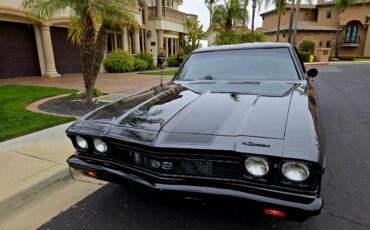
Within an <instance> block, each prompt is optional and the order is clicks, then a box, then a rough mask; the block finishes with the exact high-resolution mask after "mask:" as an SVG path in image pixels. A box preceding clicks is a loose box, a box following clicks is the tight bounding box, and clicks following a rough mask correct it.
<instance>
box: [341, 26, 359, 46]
mask: <svg viewBox="0 0 370 230" xmlns="http://www.w3.org/2000/svg"><path fill="white" fill-rule="evenodd" d="M357 32H358V25H356V24H350V25H348V26H347V29H346V36H345V38H344V42H345V43H356V41H357Z"/></svg>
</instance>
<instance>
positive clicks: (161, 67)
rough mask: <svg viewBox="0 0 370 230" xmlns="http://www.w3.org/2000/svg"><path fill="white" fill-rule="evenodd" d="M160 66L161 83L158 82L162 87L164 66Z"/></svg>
mask: <svg viewBox="0 0 370 230" xmlns="http://www.w3.org/2000/svg"><path fill="white" fill-rule="evenodd" d="M160 68H161V84H160V86H161V88H162V89H163V69H164V67H162V66H161V67H160Z"/></svg>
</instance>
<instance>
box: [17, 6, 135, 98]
mask: <svg viewBox="0 0 370 230" xmlns="http://www.w3.org/2000/svg"><path fill="white" fill-rule="evenodd" d="M22 7H23V9H25V10H26V11H27V12H28V13H29V16H30V17H31V18H32V19H33V20H35V21H37V22H45V21H48V20H50V19H51V18H52V17H53V16H54V15H55V14H57V13H60V12H64V11H65V10H66V9H69V10H70V22H69V25H68V39H69V40H70V41H71V42H72V43H74V44H77V45H78V46H79V49H80V59H81V69H82V74H83V79H84V85H85V92H86V103H87V104H91V103H92V98H93V90H94V86H95V81H96V78H97V76H98V73H99V69H100V65H101V63H102V62H103V58H104V55H105V52H106V47H107V30H108V29H113V30H114V29H118V28H123V27H125V26H132V27H133V28H134V29H137V28H138V26H137V22H136V20H135V18H134V16H133V14H132V13H131V12H134V10H135V9H136V1H135V0H23V3H22Z"/></svg>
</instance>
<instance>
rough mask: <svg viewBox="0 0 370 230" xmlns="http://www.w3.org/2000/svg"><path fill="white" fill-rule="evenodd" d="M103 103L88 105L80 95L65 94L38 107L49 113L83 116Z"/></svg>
mask: <svg viewBox="0 0 370 230" xmlns="http://www.w3.org/2000/svg"><path fill="white" fill-rule="evenodd" d="M102 105H104V103H100V102H97V103H95V104H94V105H92V106H88V105H86V104H85V102H84V101H83V100H81V99H80V98H78V97H72V96H65V97H60V98H56V99H52V100H49V101H47V102H44V103H42V104H40V105H39V106H38V109H40V110H42V111H45V112H49V113H56V114H63V115H73V116H83V115H85V114H86V113H88V112H90V111H92V110H94V109H96V108H98V107H100V106H102Z"/></svg>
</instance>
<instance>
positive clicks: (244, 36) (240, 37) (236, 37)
mask: <svg viewBox="0 0 370 230" xmlns="http://www.w3.org/2000/svg"><path fill="white" fill-rule="evenodd" d="M265 40H266V39H265V35H264V34H262V33H258V32H255V33H252V32H243V33H236V32H233V31H221V32H219V33H218V34H217V36H216V40H215V43H216V45H228V44H240V43H247V42H264V41H265Z"/></svg>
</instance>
